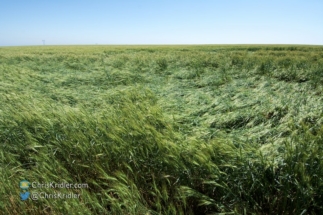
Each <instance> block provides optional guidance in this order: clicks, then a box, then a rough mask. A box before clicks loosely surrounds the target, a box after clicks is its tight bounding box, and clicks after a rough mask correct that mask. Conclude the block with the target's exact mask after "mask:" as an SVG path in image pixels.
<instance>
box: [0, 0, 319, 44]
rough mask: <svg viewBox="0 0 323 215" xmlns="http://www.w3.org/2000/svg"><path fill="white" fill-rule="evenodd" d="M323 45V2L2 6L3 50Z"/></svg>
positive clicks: (169, 0) (117, 1)
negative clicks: (29, 47) (87, 46)
mask: <svg viewBox="0 0 323 215" xmlns="http://www.w3.org/2000/svg"><path fill="white" fill-rule="evenodd" d="M42 40H45V43H46V45H68V44H70V45H75V44H317V45H323V1H322V0H303V1H301V0H280V1H278V0H270V1H265V0H213V1H212V0H196V1H190V0H186V1H182V0H138V1H135V0H133V1H130V0H114V1H112V0H111V1H110V0H105V1H104V0H87V1H86V0H53V1H50V0H48V1H46V0H41V1H40V0H0V46H16V45H18V46H20V45H42Z"/></svg>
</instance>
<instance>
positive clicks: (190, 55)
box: [0, 45, 323, 214]
mask: <svg viewBox="0 0 323 215" xmlns="http://www.w3.org/2000/svg"><path fill="white" fill-rule="evenodd" d="M322 59H323V48H322V47H321V46H290V45H271V46H256V45H241V46H57V47H56V46H52V47H51V46H44V47H11V48H0V101H1V103H0V185H1V187H0V194H1V195H0V211H4V214H19V213H21V212H22V211H23V212H24V213H25V214H71V212H72V213H73V214H212V213H226V214H230V213H231V214H244V213H246V214H252V213H254V214H301V213H302V214H320V213H322V212H323V208H322V204H321V203H322V202H323V197H322V193H323V181H322V178H323V163H322V158H323V153H322V134H323V126H322V125H323V117H322V106H323V101H322V84H323V79H322V74H323V60H322ZM22 179H27V180H29V181H39V182H41V181H42V182H51V181H67V182H72V183H88V184H89V187H90V189H81V190H74V192H76V193H80V194H81V199H68V200H64V199H57V200H53V199H41V200H38V201H32V200H31V199H28V200H27V201H21V200H20V198H19V193H20V189H19V186H18V184H19V181H20V180H22ZM43 191H47V192H52V190H51V189H44V190H43ZM59 191H61V192H68V190H59Z"/></svg>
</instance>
